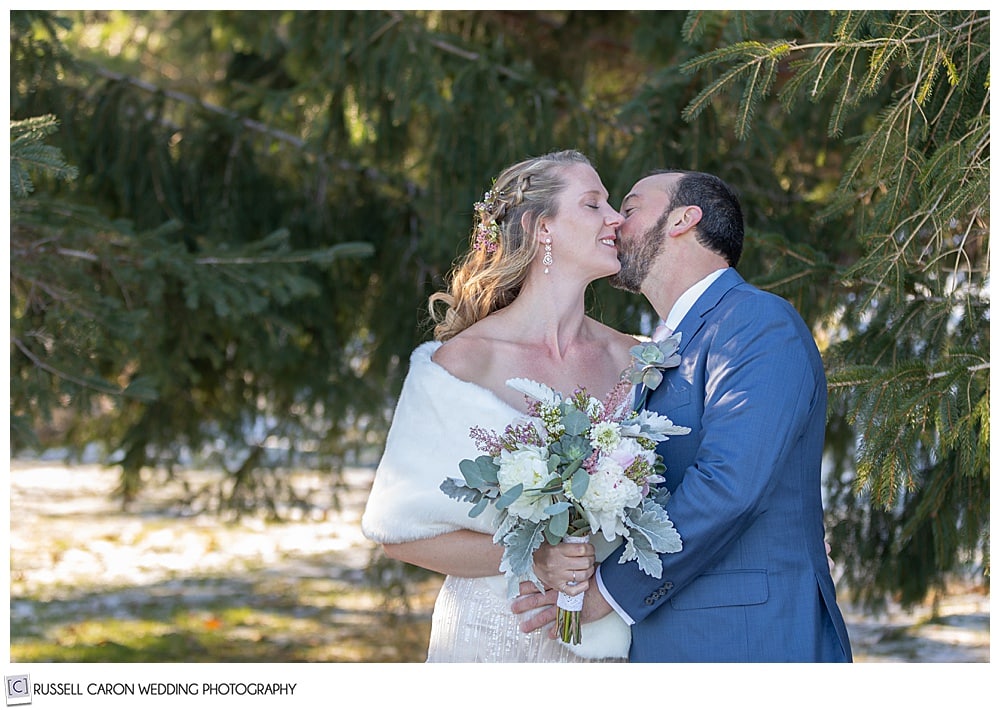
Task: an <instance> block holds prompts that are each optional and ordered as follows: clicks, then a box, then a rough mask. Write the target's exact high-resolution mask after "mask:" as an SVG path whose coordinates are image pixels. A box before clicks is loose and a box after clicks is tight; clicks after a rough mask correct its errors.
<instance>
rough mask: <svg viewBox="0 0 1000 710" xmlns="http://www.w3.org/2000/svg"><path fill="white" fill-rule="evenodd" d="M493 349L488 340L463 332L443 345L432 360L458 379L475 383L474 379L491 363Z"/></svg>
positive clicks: (435, 352)
mask: <svg viewBox="0 0 1000 710" xmlns="http://www.w3.org/2000/svg"><path fill="white" fill-rule="evenodd" d="M490 357H491V347H490V345H489V341H488V340H487V339H486V338H483V337H479V336H477V335H476V334H474V333H469V332H468V331H463V332H461V333H459V334H458V335H456V336H455V337H453V338H450V339H448V340H446V341H445V342H444V343H442V344H441V347H439V348H438V349H437V350H436V351H434V355H433V357H432V358H431V359H432V360H434V362H436V363H437V364H438V365H440V366H441V367H443V368H444V369H446V370H447V371H448V372H450V373H451V374H453V375H455V376H456V377H458V378H460V379H463V380H469V381H475V380H476V378H475V377H472V376H471V375H474V374H475V373H476V371H479V370H482V368H483V365H485V364H486V363H487V362H489V359H490Z"/></svg>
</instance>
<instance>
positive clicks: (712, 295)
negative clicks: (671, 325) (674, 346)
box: [676, 268, 745, 356]
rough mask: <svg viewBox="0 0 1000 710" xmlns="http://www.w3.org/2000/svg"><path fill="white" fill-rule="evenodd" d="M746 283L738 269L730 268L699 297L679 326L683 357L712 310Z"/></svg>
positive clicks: (679, 349)
mask: <svg viewBox="0 0 1000 710" xmlns="http://www.w3.org/2000/svg"><path fill="white" fill-rule="evenodd" d="M742 283H745V282H744V280H743V277H742V276H740V274H739V272H738V271H736V269H733V268H729V269H726V271H725V272H724V273H723V274H722V275H720V276H719V278H717V279H716V280H715V281H714V282H713V283H712V285H711V286H709V287H708V288H707V289H706V290H705V293H703V294H701V296H699V297H698V300H697V301H695V302H694V305H693V306H691V309H690V310H689V311H688V312H687V314H686V315H685V316H684V318H682V319H681V322H680V323H678V325H677V331H676V332H679V333H680V334H681V344H680V347H679V348H678V352H679V353H680V354H681V355H682V356H683V355H684V352H685V351H686V350H687V348H688V345H690V344H691V343H693V342H694V340H695V335H697V334H698V331H700V330H701V329H702V327H703V326H704V325H705V320H706V319H707V317H708V314H709V313H711V311H712V309H713V308H715V307H716V306H717V305H719V301H721V300H722V297H723V296H725V295H726V293H728V292H729V291H730V290H731V289H733V288H735V287H736V286H739V285H740V284H742Z"/></svg>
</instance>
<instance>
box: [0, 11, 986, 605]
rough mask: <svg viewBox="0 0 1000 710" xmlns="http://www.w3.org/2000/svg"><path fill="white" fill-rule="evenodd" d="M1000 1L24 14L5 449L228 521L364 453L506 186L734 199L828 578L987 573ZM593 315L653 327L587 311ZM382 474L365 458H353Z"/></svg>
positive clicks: (634, 301)
mask: <svg viewBox="0 0 1000 710" xmlns="http://www.w3.org/2000/svg"><path fill="white" fill-rule="evenodd" d="M989 31H990V23H989V13H988V12H986V11H974V10H965V11H957V10H956V11H819V10H817V11H745V12H736V11H691V12H687V11H664V12H640V11H576V10H572V11H570V10H564V11H495V10H488V11H392V10H373V11H324V12H301V11H267V12H236V11H162V10H153V11H131V12H124V11H86V12H83V11H79V12H36V11H15V12H11V13H10V39H11V42H10V53H11V90H10V93H11V200H12V203H11V230H10V249H11V276H10V283H11V441H12V449H13V451H14V453H18V452H22V453H23V452H28V451H38V450H41V449H43V448H49V447H66V448H68V450H70V451H79V450H82V448H83V447H85V446H87V445H93V444H94V443H95V442H96V443H99V444H100V445H101V450H102V451H103V452H104V455H105V457H106V461H107V463H109V464H110V465H115V466H118V467H119V468H120V470H121V493H122V497H123V501H126V502H127V501H129V500H131V499H133V498H134V497H135V496H137V495H140V494H141V488H142V485H144V483H146V484H149V483H150V482H151V481H155V477H151V474H150V472H151V471H155V472H163V471H166V472H167V474H168V475H169V474H170V473H171V472H172V471H173V470H174V469H175V468H177V467H180V466H186V465H190V464H191V463H192V462H195V463H198V464H206V465H213V466H220V467H222V468H223V469H224V470H225V471H226V472H227V477H226V485H225V490H224V495H222V496H221V497H220V498H219V500H220V501H221V502H220V504H219V505H220V512H237V513H239V512H246V511H250V510H260V509H261V508H263V509H264V510H267V511H270V513H271V514H272V515H278V514H279V510H280V506H281V505H285V504H289V503H290V504H301V505H306V504H308V503H307V501H300V500H297V498H296V494H295V492H294V491H292V490H291V489H290V488H289V487H288V486H287V485H285V484H284V483H283V480H284V479H283V476H282V473H283V472H287V471H288V470H291V469H293V468H296V467H304V466H307V467H314V468H320V469H329V470H330V471H331V485H336V482H337V475H336V473H337V471H338V469H339V467H341V466H342V465H344V464H347V463H353V462H356V461H365V460H370V457H371V456H372V455H373V453H374V454H377V452H378V450H379V447H380V445H381V442H382V440H383V438H384V435H385V431H386V429H387V424H388V420H389V417H390V415H391V411H392V405H393V402H394V398H395V395H396V393H397V392H398V388H399V385H400V383H401V378H402V376H403V374H405V369H406V362H407V357H408V355H409V352H410V351H411V350H412V348H413V347H414V346H415V345H416V344H417V343H418V342H420V341H422V340H424V339H426V338H427V337H429V330H428V328H427V321H426V312H425V303H426V298H427V296H428V295H429V294H430V293H431V292H433V291H434V290H437V289H438V288H440V287H441V285H442V284H443V279H444V276H445V274H446V273H447V271H448V269H449V268H450V266H451V263H452V261H453V260H454V259H455V257H456V256H457V255H458V254H459V253H460V252H461V251H462V249H463V248H464V246H465V244H466V243H467V242H466V239H467V235H468V230H469V228H470V226H471V222H470V218H471V211H472V205H473V203H474V202H475V201H476V200H477V199H478V198H479V197H480V195H481V194H482V192H483V190H485V189H486V188H487V187H488V186H489V185H490V181H491V179H492V177H493V176H495V175H496V174H497V172H498V171H499V170H500V169H501V168H503V167H504V166H505V165H507V164H509V163H511V162H513V161H515V160H519V159H522V158H524V157H526V156H528V155H533V154H537V153H540V152H544V151H548V150H553V149H559V148H567V147H575V148H578V149H580V150H583V151H584V152H586V153H587V154H588V155H589V156H591V158H592V159H593V160H594V163H595V165H596V166H597V168H598V170H599V171H600V173H601V174H602V176H603V178H604V181H605V185H606V186H607V187H608V189H609V190H610V191H611V193H612V195H613V199H620V198H621V197H622V196H623V195H624V194H625V192H626V190H627V189H628V187H629V186H630V185H631V184H632V182H634V181H635V179H637V178H638V177H640V176H641V175H642V174H644V173H645V172H646V171H647V170H650V169H653V168H657V167H668V166H672V167H681V168H693V169H699V170H704V171H707V172H712V173H716V174H718V175H720V176H722V177H723V178H724V179H726V180H727V181H728V182H729V183H730V184H732V185H733V186H734V187H736V188H737V190H738V191H739V192H740V194H741V198H742V200H743V202H744V205H745V212H746V218H747V224H748V240H747V241H748V243H747V248H746V250H745V252H744V253H745V256H744V260H743V262H742V263H741V265H740V270H741V272H742V273H743V274H744V276H745V277H746V278H747V279H748V280H750V281H751V282H753V283H756V284H758V285H760V286H762V287H764V288H768V289H771V290H774V291H776V292H778V293H780V294H781V295H783V296H785V297H786V298H788V299H789V300H791V301H792V302H793V303H794V304H795V306H796V307H797V308H798V309H799V310H800V312H801V313H802V314H803V316H804V317H805V318H806V320H807V322H809V323H810V324H812V325H813V328H814V333H815V335H816V338H817V342H818V343H819V344H820V347H821V349H822V350H823V353H824V358H825V360H826V362H827V368H828V376H829V379H830V388H831V395H832V396H831V406H830V417H829V426H828V449H829V456H828V460H829V462H830V472H829V476H828V484H827V485H828V491H827V495H828V501H829V521H828V528H829V531H830V537H831V541H832V542H833V545H834V557H835V558H836V559H837V560H838V563H841V564H842V565H843V566H844V567H845V568H846V584H847V585H848V587H849V588H850V589H851V590H852V593H854V594H855V595H856V596H857V597H858V598H860V599H863V600H865V601H868V602H871V603H873V604H876V603H878V602H879V601H880V600H882V599H884V598H885V595H887V594H894V595H896V596H897V598H899V599H900V600H902V601H903V602H904V603H908V602H911V601H915V600H918V599H922V598H923V596H924V595H925V594H926V592H927V591H928V590H929V589H933V588H935V587H938V586H941V585H943V584H944V583H945V582H946V581H947V579H948V575H949V574H951V573H957V572H964V573H972V574H973V575H975V576H977V577H982V579H983V580H984V581H988V578H989V367H990V361H989V324H990V318H989V241H988V237H989V88H990V73H989ZM591 295H592V298H591V308H592V311H593V313H594V315H595V316H596V317H598V318H601V319H603V320H604V321H606V322H608V323H610V324H611V325H613V326H615V327H618V328H621V329H625V330H629V331H632V332H640V331H642V330H643V329H644V328H646V327H648V322H649V318H650V315H651V314H650V312H649V308H648V306H647V305H646V304H645V303H644V302H642V301H641V299H638V298H637V297H635V296H632V295H629V294H623V293H620V292H617V291H614V290H613V289H611V288H610V287H608V286H607V285H606V284H603V283H602V284H597V285H595V287H594V289H593V292H592V294H591ZM366 457H369V458H366Z"/></svg>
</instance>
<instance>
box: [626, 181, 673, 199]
mask: <svg viewBox="0 0 1000 710" xmlns="http://www.w3.org/2000/svg"><path fill="white" fill-rule="evenodd" d="M670 177H671V176H670V175H650V176H649V177H645V178H643V179H642V180H640V181H639V182H637V183H636V184H635V185H633V186H632V189H631V190H629V192H628V194H627V195H625V199H623V200H622V204H623V205H624V204H626V203H628V202H636V201H639V202H643V201H653V200H663V199H666V197H667V196H668V195H669V194H670V192H671V189H670V182H671V180H670Z"/></svg>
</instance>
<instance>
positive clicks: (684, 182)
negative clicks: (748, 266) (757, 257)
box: [650, 169, 743, 267]
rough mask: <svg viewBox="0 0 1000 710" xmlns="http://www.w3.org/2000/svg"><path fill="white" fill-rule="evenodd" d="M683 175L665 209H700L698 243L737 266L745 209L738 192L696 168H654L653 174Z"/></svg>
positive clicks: (740, 251) (741, 247) (741, 246)
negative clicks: (686, 207) (687, 206)
mask: <svg viewBox="0 0 1000 710" xmlns="http://www.w3.org/2000/svg"><path fill="white" fill-rule="evenodd" d="M668 173H669V174H676V175H680V179H679V180H678V181H677V187H676V189H675V190H674V194H673V195H672V196H671V199H670V205H669V206H668V207H667V209H666V212H669V211H670V210H672V209H674V208H676V207H683V206H686V205H697V206H698V207H700V208H701V221H700V222H699V223H698V242H699V243H700V244H701V245H702V246H704V247H705V248H706V249H710V250H712V251H714V252H715V253H716V254H719V255H721V256H722V257H723V258H725V260H726V261H727V262H728V263H729V265H730V266H734V267H735V266H736V265H737V264H738V263H739V261H740V255H741V254H742V253H743V210H742V208H741V207H740V200H739V198H738V197H737V196H736V192H735V191H734V190H733V189H732V188H731V187H729V185H727V184H726V183H725V182H724V181H723V180H722V179H721V178H718V177H716V176H715V175H710V174H709V173H700V172H697V171H694V170H680V169H667V170H654V171H653V172H652V173H650V174H651V175H662V174H668Z"/></svg>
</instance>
